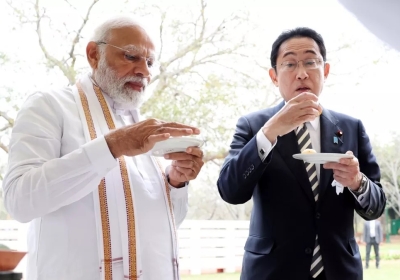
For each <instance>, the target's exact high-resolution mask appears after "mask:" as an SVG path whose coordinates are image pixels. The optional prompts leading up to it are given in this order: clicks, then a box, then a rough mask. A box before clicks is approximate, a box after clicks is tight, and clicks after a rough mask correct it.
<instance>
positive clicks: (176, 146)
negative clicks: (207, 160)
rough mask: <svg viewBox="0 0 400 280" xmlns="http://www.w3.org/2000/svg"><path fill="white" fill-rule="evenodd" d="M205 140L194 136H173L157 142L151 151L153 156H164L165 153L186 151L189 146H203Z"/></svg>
mask: <svg viewBox="0 0 400 280" xmlns="http://www.w3.org/2000/svg"><path fill="white" fill-rule="evenodd" d="M203 144H204V141H203V140H200V139H198V138H193V137H171V138H169V139H167V140H164V141H161V142H157V143H156V144H155V145H154V147H153V149H151V150H150V153H151V154H152V155H153V156H157V157H162V156H164V155H165V154H169V153H176V152H184V151H186V148H188V147H201V146H202V145H203Z"/></svg>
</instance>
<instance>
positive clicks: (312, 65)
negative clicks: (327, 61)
mask: <svg viewBox="0 0 400 280" xmlns="http://www.w3.org/2000/svg"><path fill="white" fill-rule="evenodd" d="M300 62H302V64H303V67H304V68H305V69H306V70H313V69H318V68H319V67H320V66H321V64H322V63H321V62H322V60H321V59H319V58H309V59H304V60H297V61H296V60H287V61H284V62H282V63H281V66H282V70H283V71H284V72H293V71H294V70H295V69H296V68H297V66H298V65H299V63H300Z"/></svg>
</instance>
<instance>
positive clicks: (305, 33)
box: [271, 27, 326, 70]
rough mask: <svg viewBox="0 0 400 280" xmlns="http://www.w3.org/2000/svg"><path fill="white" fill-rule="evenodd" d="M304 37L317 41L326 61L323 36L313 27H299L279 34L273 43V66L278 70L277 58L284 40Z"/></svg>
mask: <svg viewBox="0 0 400 280" xmlns="http://www.w3.org/2000/svg"><path fill="white" fill-rule="evenodd" d="M304 37H307V38H310V39H313V40H314V41H315V42H316V43H317V45H318V47H319V51H320V53H321V55H322V58H323V59H324V61H326V48H325V44H324V39H323V38H322V36H321V35H320V34H319V33H317V32H316V31H315V30H313V29H311V28H308V27H297V28H295V29H290V30H287V31H284V32H282V33H281V35H279V37H278V38H277V39H276V40H275V42H274V43H273V44H272V50H271V67H273V68H274V69H275V70H276V60H277V58H278V53H279V48H280V47H281V45H282V44H283V43H284V42H286V41H287V40H289V39H292V38H304Z"/></svg>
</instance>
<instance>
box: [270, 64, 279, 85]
mask: <svg viewBox="0 0 400 280" xmlns="http://www.w3.org/2000/svg"><path fill="white" fill-rule="evenodd" d="M268 73H269V77H270V78H271V81H272V82H273V83H274V85H275V86H278V75H277V74H276V70H275V68H271V69H269V71H268Z"/></svg>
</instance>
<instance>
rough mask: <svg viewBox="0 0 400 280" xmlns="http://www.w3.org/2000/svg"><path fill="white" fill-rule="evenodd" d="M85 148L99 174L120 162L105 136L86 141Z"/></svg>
mask: <svg viewBox="0 0 400 280" xmlns="http://www.w3.org/2000/svg"><path fill="white" fill-rule="evenodd" d="M83 150H84V151H85V153H86V155H87V156H88V158H89V161H90V163H91V164H92V166H93V168H94V170H95V172H96V173H97V174H99V175H103V174H105V173H107V172H109V171H110V170H112V169H113V168H114V167H116V166H117V164H118V162H117V160H116V159H115V158H114V157H113V155H112V154H111V152H110V149H109V148H108V145H107V142H106V139H105V138H104V136H102V137H99V138H96V139H94V140H92V141H90V142H88V143H86V144H85V145H83Z"/></svg>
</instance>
